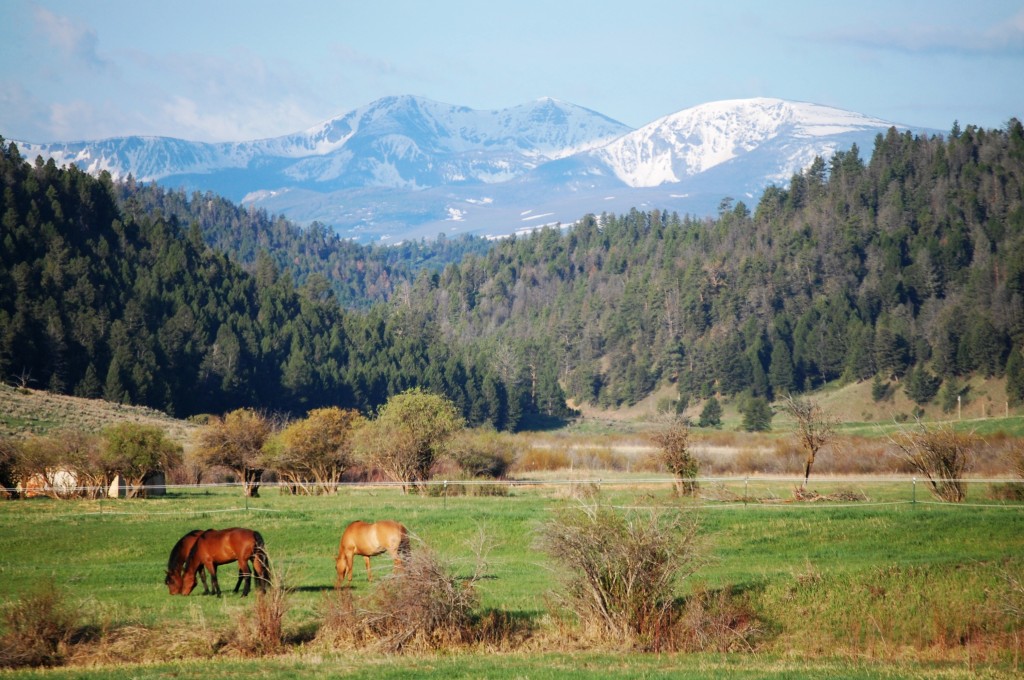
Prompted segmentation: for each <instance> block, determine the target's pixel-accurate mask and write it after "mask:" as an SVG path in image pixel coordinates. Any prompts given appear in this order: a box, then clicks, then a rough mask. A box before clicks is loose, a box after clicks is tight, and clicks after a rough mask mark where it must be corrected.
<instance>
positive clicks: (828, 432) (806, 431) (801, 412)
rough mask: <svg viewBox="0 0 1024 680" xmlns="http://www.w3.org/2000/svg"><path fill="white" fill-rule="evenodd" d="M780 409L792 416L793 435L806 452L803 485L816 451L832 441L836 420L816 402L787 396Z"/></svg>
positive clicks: (809, 472) (808, 474)
mask: <svg viewBox="0 0 1024 680" xmlns="http://www.w3.org/2000/svg"><path fill="white" fill-rule="evenodd" d="M782 410H783V411H785V412H786V413H788V414H789V415H790V417H791V418H793V421H794V432H793V434H794V436H795V437H796V439H797V441H798V442H799V443H800V446H801V448H802V449H803V451H804V453H805V454H806V460H805V461H804V486H805V487H806V486H807V480H808V479H809V478H810V476H811V468H812V467H813V466H814V459H815V458H816V457H817V455H818V452H819V451H820V450H821V449H822V448H823V447H825V446H828V445H829V444H831V443H832V440H833V439H834V438H835V433H836V427H837V425H838V421H837V419H836V417H835V416H833V415H832V414H831V413H829V412H827V411H826V410H825V409H824V408H822V407H821V405H820V404H818V402H816V401H813V400H810V399H800V398H795V397H792V396H788V397H786V398H784V399H783V400H782Z"/></svg>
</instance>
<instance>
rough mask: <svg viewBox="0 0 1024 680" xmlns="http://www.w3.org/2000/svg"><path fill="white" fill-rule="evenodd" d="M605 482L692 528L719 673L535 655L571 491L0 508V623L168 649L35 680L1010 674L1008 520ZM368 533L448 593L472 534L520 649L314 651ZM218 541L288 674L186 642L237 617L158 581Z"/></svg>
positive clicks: (243, 604)
mask: <svg viewBox="0 0 1024 680" xmlns="http://www.w3.org/2000/svg"><path fill="white" fill-rule="evenodd" d="M623 477H625V476H623ZM623 477H620V478H619V479H618V480H609V479H606V480H603V481H602V483H601V485H600V488H601V491H600V495H599V499H600V500H599V502H601V503H606V504H610V505H615V506H617V507H620V508H623V509H624V511H642V510H643V508H647V507H665V506H675V507H678V508H679V511H680V512H687V513H693V514H694V515H695V516H696V517H697V518H698V519H699V521H700V523H701V527H702V528H701V535H702V539H703V541H704V545H705V547H706V552H707V554H708V556H709V558H710V559H709V562H708V564H707V565H706V566H705V567H703V568H702V569H701V570H700V572H699V573H698V574H697V576H696V578H695V579H693V581H694V582H693V583H690V582H687V583H682V584H680V585H679V591H678V592H679V595H680V597H685V596H686V595H687V594H688V593H690V592H692V589H693V588H694V587H696V586H698V585H699V587H701V588H705V589H711V590H719V589H727V590H728V591H730V592H732V593H733V594H734V595H735V596H736V597H739V598H742V599H743V600H744V601H745V602H747V603H748V604H749V606H750V607H751V608H752V610H753V611H755V612H756V613H757V615H758V618H759V621H760V627H761V629H762V634H761V635H759V636H758V639H757V641H756V645H754V646H753V647H752V648H750V649H747V650H746V651H739V652H737V651H733V652H730V653H728V654H721V655H717V654H712V655H706V654H696V655H643V654H625V653H623V654H613V653H610V651H614V650H607V649H604V650H601V649H598V650H594V649H589V648H588V647H587V646H586V644H584V643H583V642H581V641H579V640H573V639H571V636H570V639H567V640H565V641H564V642H558V643H556V642H553V640H554V639H555V638H557V637H558V633H559V631H555V632H554V633H552V632H547V633H545V632H544V631H545V630H546V629H550V628H551V627H552V626H553V625H554V624H552V619H551V614H550V612H549V611H548V607H547V603H546V599H545V597H544V595H545V593H547V592H549V591H550V590H551V589H553V588H555V587H557V583H558V578H557V576H558V575H557V574H556V573H554V571H553V570H552V565H551V563H550V562H549V561H548V559H547V557H546V556H545V555H544V554H542V553H539V552H537V551H535V550H534V549H533V544H534V540H535V538H534V537H535V534H536V529H537V527H538V526H540V525H541V523H543V522H546V521H548V520H549V518H550V516H551V510H552V509H553V508H555V507H557V506H560V505H563V504H573V503H577V502H578V501H577V500H575V499H574V495H575V491H577V490H578V489H579V488H580V487H581V486H596V485H593V484H591V483H590V482H583V481H580V482H577V483H576V484H575V485H571V484H548V485H542V486H537V487H515V488H513V489H512V490H511V491H510V492H509V495H507V496H458V495H451V496H449V497H440V496H436V495H429V496H415V495H410V496H404V495H402V494H401V493H400V491H398V490H397V489H394V488H370V487H360V488H345V489H343V490H342V492H341V493H339V494H338V495H337V496H328V497H296V496H288V495H281V494H280V493H279V492H278V491H277V490H276V489H270V488H267V489H265V490H264V492H263V496H262V497H261V498H257V499H249V500H248V501H246V500H245V499H243V498H242V497H241V496H240V495H239V493H238V491H237V489H212V490H190V489H185V490H174V491H172V492H171V493H170V495H169V496H167V497H165V498H162V499H149V500H119V501H114V500H105V501H102V502H100V501H53V500H46V499H34V500H28V501H17V502H6V503H0V600H2V601H3V602H5V603H6V604H7V606H8V607H9V606H11V605H12V603H16V602H17V601H18V600H19V598H21V597H23V596H25V595H26V594H29V593H32V592H33V591H34V590H35V589H37V588H38V587H39V586H40V584H44V583H47V582H52V583H54V584H56V585H57V587H58V588H60V589H62V590H63V591H64V592H66V593H67V596H68V598H69V599H70V601H71V602H73V603H74V605H75V609H76V611H77V612H79V613H80V614H81V616H82V618H83V619H84V620H85V623H86V624H87V625H89V626H91V627H92V628H94V629H96V630H102V631H108V632H109V631H119V630H120V631H124V630H130V629H146V630H154V629H155V630H166V631H167V635H168V636H170V637H173V636H175V635H177V636H180V637H181V640H182V641H181V644H179V645H177V646H176V645H173V644H170V643H166V646H165V647H164V648H162V649H157V650H152V651H149V652H147V651H146V650H142V649H134V648H131V649H122V648H120V647H118V646H117V645H116V644H113V643H112V644H111V645H110V649H108V650H107V651H106V652H105V653H104V654H105V655H100V656H99V657H98V658H93V659H90V662H91V663H96V662H105V663H110V662H111V661H113V660H116V658H126V659H128V660H132V661H145V662H147V663H146V664H145V665H141V666H140V665H132V666H126V667H124V668H122V669H121V670H117V671H116V672H115V670H114V669H113V668H112V667H110V666H102V667H98V668H96V669H95V671H94V672H95V675H91V676H90V675H86V674H84V669H83V668H76V669H75V670H74V671H73V672H71V671H60V670H52V671H40V672H39V675H40V676H41V677H62V676H63V675H65V674H69V676H70V675H73V676H74V677H166V676H168V675H175V676H179V677H180V676H184V677H191V676H198V675H200V674H201V673H200V666H201V667H202V669H203V672H204V673H205V672H211V671H210V668H211V665H210V664H216V665H215V666H214V667H215V668H216V669H217V670H216V673H217V674H219V675H221V676H224V677H232V676H235V675H238V676H241V675H245V676H247V677H248V676H250V675H252V674H257V675H264V676H267V677H290V676H292V675H295V676H298V675H304V674H308V673H309V672H317V673H318V674H321V673H323V674H327V675H332V676H340V675H346V674H353V675H358V674H359V669H360V667H361V665H362V664H366V663H369V664H370V665H371V666H372V668H373V674H374V675H375V676H383V677H409V676H413V675H414V676H418V677H442V676H443V677H531V678H534V677H555V676H556V675H557V676H558V677H596V676H602V677H603V676H618V677H637V676H643V677H670V676H671V677H713V676H716V675H723V674H724V675H729V676H730V677H865V678H868V677H871V678H874V677H911V676H912V677H983V676H985V675H988V676H989V677H1011V676H1012V674H1013V671H1015V670H1016V669H1019V668H1020V667H1021V666H1022V665H1024V661H1022V660H1021V659H1020V656H1021V652H1022V651H1024V647H1022V644H1021V640H1020V635H1021V633H1022V621H1021V620H1020V618H1019V616H1016V617H1015V616H1014V615H1012V614H1010V613H1008V612H1007V610H1008V606H1007V605H1008V604H1009V605H1012V604H1013V603H1014V602H1016V600H1015V599H1014V598H1015V597H1017V596H1018V595H1019V593H1015V592H1014V591H1012V589H1010V588H1009V586H1008V581H1007V576H1008V575H1011V576H1017V577H1020V576H1021V575H1024V507H1021V506H1014V505H1008V504H1001V503H992V502H989V501H986V502H985V503H979V504H971V505H967V506H949V505H935V504H931V503H928V502H926V501H927V500H928V498H927V494H926V492H924V491H923V490H919V491H918V497H917V500H918V502H917V503H916V504H912V503H910V500H911V498H910V497H909V494H908V488H907V483H906V481H905V480H901V481H899V482H893V483H891V484H885V485H882V484H874V483H871V484H868V483H866V482H860V483H857V482H854V483H850V482H846V481H835V480H827V479H821V480H818V482H819V483H818V484H817V486H816V488H819V489H820V490H821V492H822V493H828V492H830V491H831V490H833V489H836V488H849V487H850V486H851V485H852V486H857V485H858V484H859V486H860V489H861V491H862V492H863V493H865V494H866V496H867V497H868V501H866V502H863V501H862V502H851V503H803V504H793V503H785V502H781V501H782V499H783V498H784V497H785V496H786V495H787V489H789V490H791V487H792V484H791V482H788V481H785V480H755V483H752V482H749V481H747V482H744V481H743V480H735V481H733V482H732V483H731V484H730V485H729V487H730V488H731V489H733V490H735V492H736V493H738V494H742V493H743V491H744V487H746V493H747V495H748V496H757V497H760V498H777V499H778V501H779V502H769V503H750V504H747V505H744V504H743V503H742V502H733V503H705V504H702V505H700V506H697V505H693V504H690V503H682V504H681V503H679V501H676V500H675V499H673V497H672V496H671V493H670V487H669V486H668V485H667V484H659V483H647V484H640V483H638V478H632V479H628V480H627V479H624V478H623ZM814 481H815V480H814V479H813V478H812V482H814ZM627 482H628V483H627ZM706 486H708V485H706ZM812 486H815V485H813V484H812ZM752 487H753V488H752ZM972 494H973V495H975V496H977V497H978V498H979V499H981V498H982V497H983V495H984V494H983V493H981V491H980V489H979V490H974V491H972ZM378 518H394V519H398V520H400V521H402V522H403V523H405V524H406V525H407V526H408V527H409V529H410V530H411V532H412V533H413V535H414V538H415V541H414V549H415V548H417V547H422V546H429V547H430V548H431V549H432V550H433V551H435V552H436V553H437V554H438V555H439V556H440V557H442V558H443V559H444V560H445V561H446V562H447V563H449V564H450V566H451V568H452V569H453V570H455V572H456V573H463V574H466V575H468V574H470V573H471V572H472V570H473V567H474V564H475V562H476V551H475V549H474V547H473V539H474V538H476V537H478V536H479V535H480V534H481V532H482V533H483V535H485V536H486V537H487V539H488V542H489V543H490V544H491V546H492V548H491V550H490V552H489V553H488V554H487V556H486V561H487V565H488V567H487V570H486V573H485V578H484V579H483V580H481V581H479V582H478V588H479V592H480V598H481V602H480V607H481V609H482V610H487V609H495V610H501V611H505V612H509V613H510V614H511V615H513V616H514V617H516V618H518V619H519V620H523V621H528V622H530V625H531V626H532V627H533V629H534V630H535V631H537V635H536V636H535V641H534V642H533V643H532V644H533V647H532V648H530V649H525V650H511V651H506V652H503V653H502V654H500V655H496V654H495V653H494V650H476V652H475V653H471V652H466V651H463V652H457V653H455V654H454V656H452V655H448V654H445V655H441V656H427V657H408V656H406V657H402V656H400V657H385V658H379V657H377V656H376V655H365V656H364V655H361V654H359V653H357V652H351V651H345V652H339V651H335V650H332V649H329V648H324V646H323V645H321V644H318V642H317V641H316V640H315V633H316V630H317V628H318V625H319V622H320V620H321V617H322V611H323V608H324V606H325V603H326V602H327V601H328V599H329V598H331V597H335V595H334V591H333V584H334V578H335V572H334V555H335V554H336V552H337V541H338V538H339V536H340V534H341V531H342V530H343V528H344V526H345V525H346V524H347V523H348V522H350V521H352V520H354V519H378ZM226 526H248V527H252V528H255V529H258V530H259V531H260V532H261V533H262V534H263V535H264V537H265V538H266V541H267V546H268V549H269V552H270V555H271V558H272V560H273V564H274V569H275V573H276V574H277V575H279V576H281V577H283V578H284V580H285V583H286V585H287V587H288V588H289V589H290V595H289V605H290V608H289V610H288V613H287V616H286V620H285V634H286V636H287V637H288V638H289V639H290V640H292V645H291V653H290V654H289V655H288V656H285V657H274V658H272V659H263V660H239V659H234V658H231V657H230V655H229V654H226V653H225V654H217V653H214V652H211V651H210V649H209V646H208V645H204V643H202V641H201V637H200V636H197V634H196V632H195V631H196V630H199V631H201V632H203V633H204V634H205V635H207V636H209V637H211V638H213V637H216V636H217V634H218V631H220V630H222V629H225V628H230V627H231V626H233V625H235V623H236V622H237V620H238V619H239V617H242V616H245V614H246V612H247V611H248V610H249V609H250V608H251V607H252V606H253V602H254V600H255V598H252V597H250V598H248V599H245V600H243V599H241V598H238V597H237V596H234V595H231V594H226V595H225V597H223V598H221V599H219V600H218V599H216V598H210V597H203V596H200V595H198V594H193V595H192V596H190V597H171V596H169V595H168V594H167V590H166V588H165V586H164V585H163V572H164V569H165V567H166V562H167V557H168V552H169V550H170V547H171V546H172V545H173V544H174V542H175V541H176V540H177V539H178V538H179V537H180V536H181V535H183V534H184V533H185V532H186V531H188V530H190V529H194V528H209V527H226ZM390 569H391V567H390V565H389V563H388V561H387V559H386V558H375V560H374V573H375V575H377V576H383V575H385V574H387V573H388V572H389V571H390ZM220 576H221V585H222V587H223V588H225V590H227V589H229V588H230V587H232V586H233V583H234V580H235V579H234V568H233V567H231V566H230V565H227V566H224V567H221V569H220ZM354 583H355V593H356V594H357V595H358V594H363V593H366V592H368V591H369V589H370V588H372V587H373V586H372V585H370V584H368V583H367V582H366V580H365V572H364V570H363V567H362V564H361V562H360V561H357V564H356V577H355V581H354ZM187 628H191V632H187V633H186V632H185V631H186V629H187ZM116 637H117V636H116V635H111V638H112V639H114V638H116ZM197 638H198V639H197ZM145 639H146V640H147V641H151V639H152V638H151V636H147V637H145ZM150 643H151V642H147V644H150ZM168 650H171V651H168ZM112 654H114V655H115V658H114V659H110V658H108V657H109V656H110V655H112ZM191 656H199V657H200V658H202V659H203V661H202V664H199V662H198V661H197V660H195V659H193V660H189V657H191ZM214 659H216V660H214ZM197 664H199V665H197ZM685 673H691V675H686V674H685ZM16 675H18V676H24V677H34V676H35V674H33V673H30V672H27V671H22V672H19V673H17V674H16Z"/></svg>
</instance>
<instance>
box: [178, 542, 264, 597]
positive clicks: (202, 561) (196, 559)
mask: <svg viewBox="0 0 1024 680" xmlns="http://www.w3.org/2000/svg"><path fill="white" fill-rule="evenodd" d="M235 561H237V562H238V582H237V583H235V592H236V593H237V592H238V587H239V586H240V585H242V581H243V579H244V580H245V588H243V589H242V597H245V596H246V595H248V594H249V585H250V584H251V583H252V572H251V571H249V562H250V561H251V562H252V569H253V571H255V572H256V588H258V589H259V590H261V591H262V590H264V589H265V588H266V585H267V583H269V582H270V560H269V558H268V557H267V551H266V548H265V547H264V544H263V536H261V535H260V532H258V531H253V530H252V529H242V528H239V527H234V528H231V529H207V530H206V531H204V532H202V533H201V534H199V536H197V537H196V539H195V542H194V543H193V544H192V549H191V550H190V551H189V553H188V559H186V561H185V567H184V573H183V576H182V584H181V594H182V595H188V594H190V593H191V592H192V589H193V588H195V587H196V572H198V571H199V568H200V567H205V568H206V570H207V571H208V572H210V580H211V581H213V594H214V595H216V596H218V597H220V583H218V582H217V566H218V565H221V564H227V563H228V562H235Z"/></svg>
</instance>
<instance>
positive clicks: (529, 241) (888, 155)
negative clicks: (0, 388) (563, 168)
mask: <svg viewBox="0 0 1024 680" xmlns="http://www.w3.org/2000/svg"><path fill="white" fill-rule="evenodd" d="M0 148H2V151H3V153H2V159H0V162H2V168H0V170H2V172H0V176H2V177H3V193H2V196H0V230H2V231H0V241H2V243H3V250H2V268H0V328H2V334H0V376H2V378H3V379H4V380H7V381H16V382H17V381H21V382H23V383H25V384H32V385H33V386H36V387H44V388H47V389H50V390H53V391H57V392H65V393H71V394H76V395H80V396H88V397H100V396H102V397H104V398H107V399H110V400H113V401H125V402H132V403H138V404H144V405H147V406H152V407H155V408H159V409H161V410H164V411H166V412H168V413H171V414H174V415H177V416H179V417H181V416H188V415H192V414H196V413H225V412H228V411H231V410H233V409H236V408H242V407H257V408H263V409H269V410H281V411H285V412H289V413H293V414H298V413H305V412H307V411H308V410H310V409H312V408H316V407H319V406H339V407H342V408H355V409H356V410H358V411H360V412H362V413H364V414H371V413H373V412H374V410H375V409H376V408H378V407H380V406H381V405H382V404H384V403H385V402H386V401H387V399H388V397H389V396H391V395H395V394H398V393H401V392H402V391H404V390H406V389H409V388H411V387H422V388H425V389H429V390H432V391H434V392H436V393H439V394H443V395H445V396H446V397H448V398H449V399H451V400H452V401H453V403H455V404H456V405H457V407H458V408H459V410H460V412H461V413H462V415H463V417H464V418H465V419H466V421H467V422H468V423H470V424H484V423H487V424H490V425H493V426H494V427H496V428H498V429H509V430H513V429H516V428H518V427H521V426H522V424H523V423H524V422H525V421H526V420H527V419H529V418H530V417H531V416H533V415H538V416H548V417H564V416H566V415H568V414H569V413H570V412H569V410H568V409H567V407H566V395H568V396H569V397H572V398H573V399H574V400H576V401H577V402H579V403H584V402H587V403H592V404H595V405H598V406H602V407H617V406H622V405H631V404H634V403H636V402H638V401H640V400H641V399H643V398H644V397H646V396H647V395H649V394H650V393H651V392H652V391H653V390H654V389H656V388H657V387H658V386H659V385H663V384H666V383H671V384H674V385H675V386H676V388H677V390H678V400H677V407H683V406H685V405H687V404H688V403H689V402H690V401H692V400H706V401H707V402H710V401H711V399H712V398H713V397H714V396H715V395H719V396H722V395H724V396H726V397H732V396H743V397H744V399H745V403H747V404H750V405H751V406H750V411H751V412H752V413H755V415H756V412H761V413H762V414H763V412H764V408H763V406H764V403H765V402H766V401H772V400H777V399H778V398H780V397H782V396H785V395H788V394H798V393H802V392H807V391H809V390H813V389H815V388H817V387H819V386H821V385H822V384H824V383H827V382H831V381H835V380H858V381H859V380H873V381H874V382H875V385H874V389H873V393H874V394H875V395H876V398H884V397H885V395H886V394H887V393H888V392H890V391H891V390H892V389H904V390H906V391H907V394H908V395H910V396H911V398H912V399H914V400H915V401H917V402H918V403H920V404H925V403H929V402H931V401H933V400H935V399H940V400H941V401H942V403H943V404H944V405H948V404H955V402H956V399H957V398H958V397H959V396H963V395H964V388H963V385H964V384H965V383H966V378H967V377H968V376H970V375H974V374H982V375H986V376H1000V377H1001V376H1005V377H1006V384H1007V395H1008V398H1009V400H1010V401H1011V402H1017V401H1020V400H1022V399H1024V355H1022V353H1021V347H1022V343H1024V129H1022V126H1021V123H1020V122H1019V121H1017V120H1016V119H1014V120H1011V121H1010V122H1009V123H1008V124H1007V125H1006V127H1005V129H999V130H983V129H979V128H976V127H974V126H967V127H965V128H963V129H961V128H960V127H959V125H954V127H953V129H952V130H951V131H950V133H949V135H948V136H934V137H929V136H914V135H912V134H910V133H900V132H898V131H896V130H895V129H892V130H890V131H889V132H888V133H887V134H884V135H879V136H878V137H877V139H876V141H875V146H874V149H873V151H872V153H871V156H870V158H869V159H868V160H865V159H863V158H862V157H861V151H860V149H858V148H857V147H856V146H854V147H853V148H851V149H849V150H847V151H840V152H838V153H836V154H835V155H834V156H833V157H832V158H831V159H829V160H827V161H826V160H825V159H822V158H818V159H816V160H815V161H814V163H813V164H812V165H811V166H810V167H809V168H808V169H807V170H805V171H803V172H799V173H797V174H795V175H794V176H793V177H792V178H791V180H790V182H789V184H788V186H787V187H785V188H782V187H769V188H768V189H767V190H766V191H765V193H764V195H763V196H762V198H761V199H760V201H759V202H758V204H757V205H756V206H755V207H754V208H753V210H751V208H749V207H748V206H747V205H746V204H745V203H743V202H742V201H735V200H733V199H731V198H725V199H723V200H722V202H721V205H720V207H719V212H718V216H717V217H716V218H702V219H698V218H695V217H692V216H688V215H684V216H680V215H678V214H675V213H665V212H662V211H658V210H651V211H640V210H635V209H634V210H631V211H629V212H628V213H625V214H621V215H613V214H601V215H596V214H591V215H587V216H584V217H583V218H582V219H581V220H580V222H579V223H577V224H575V225H573V226H572V227H570V228H567V229H560V228H547V229H543V230H540V231H537V232H534V233H533V234H531V235H529V236H526V237H516V238H509V239H507V240H504V241H500V242H497V243H493V244H485V243H483V242H480V241H479V240H478V241H473V240H472V239H470V240H464V241H458V242H457V241H454V240H453V241H445V240H442V239H439V240H438V242H436V243H434V244H426V243H420V244H408V245H406V246H402V247H399V248H395V249H379V248H367V247H365V246H357V245H355V244H351V243H348V242H346V241H344V240H343V239H340V238H338V237H337V236H336V235H332V234H331V233H330V232H329V231H327V230H326V229H325V228H324V227H322V226H321V225H314V226H312V227H310V228H307V229H300V228H298V227H296V226H295V225H293V224H291V223H289V222H287V221H286V220H283V219H282V218H271V217H268V216H267V215H266V214H265V213H262V212H261V211H254V210H246V209H243V208H239V207H237V206H232V205H231V204H230V203H228V202H227V201H224V200H223V199H220V198H219V197H216V196H213V195H212V194H198V193H195V194H192V195H191V196H187V195H186V194H185V193H184V192H181V191H171V190H166V189H162V188H159V187H156V186H153V185H150V186H148V187H146V186H141V185H136V184H135V183H134V182H132V181H131V180H129V181H127V182H125V183H122V184H118V185H115V184H114V183H112V182H111V181H110V178H109V176H101V177H100V178H98V179H97V178H92V177H90V176H88V175H86V174H85V173H83V172H81V171H79V170H77V169H76V168H74V167H69V168H57V167H56V166H55V165H54V164H53V162H52V161H50V162H43V161H42V160H41V159H37V161H36V162H35V164H34V165H33V164H29V163H27V162H25V161H24V160H23V159H22V158H21V157H20V155H19V154H18V151H17V148H16V147H15V146H14V145H13V144H10V145H6V146H4V145H3V144H0ZM446 262H447V264H445V263H446ZM442 265H443V266H442ZM967 396H968V398H969V395H967ZM759 407H760V408H759ZM754 420H759V421H763V420H764V418H763V417H761V418H754Z"/></svg>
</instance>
